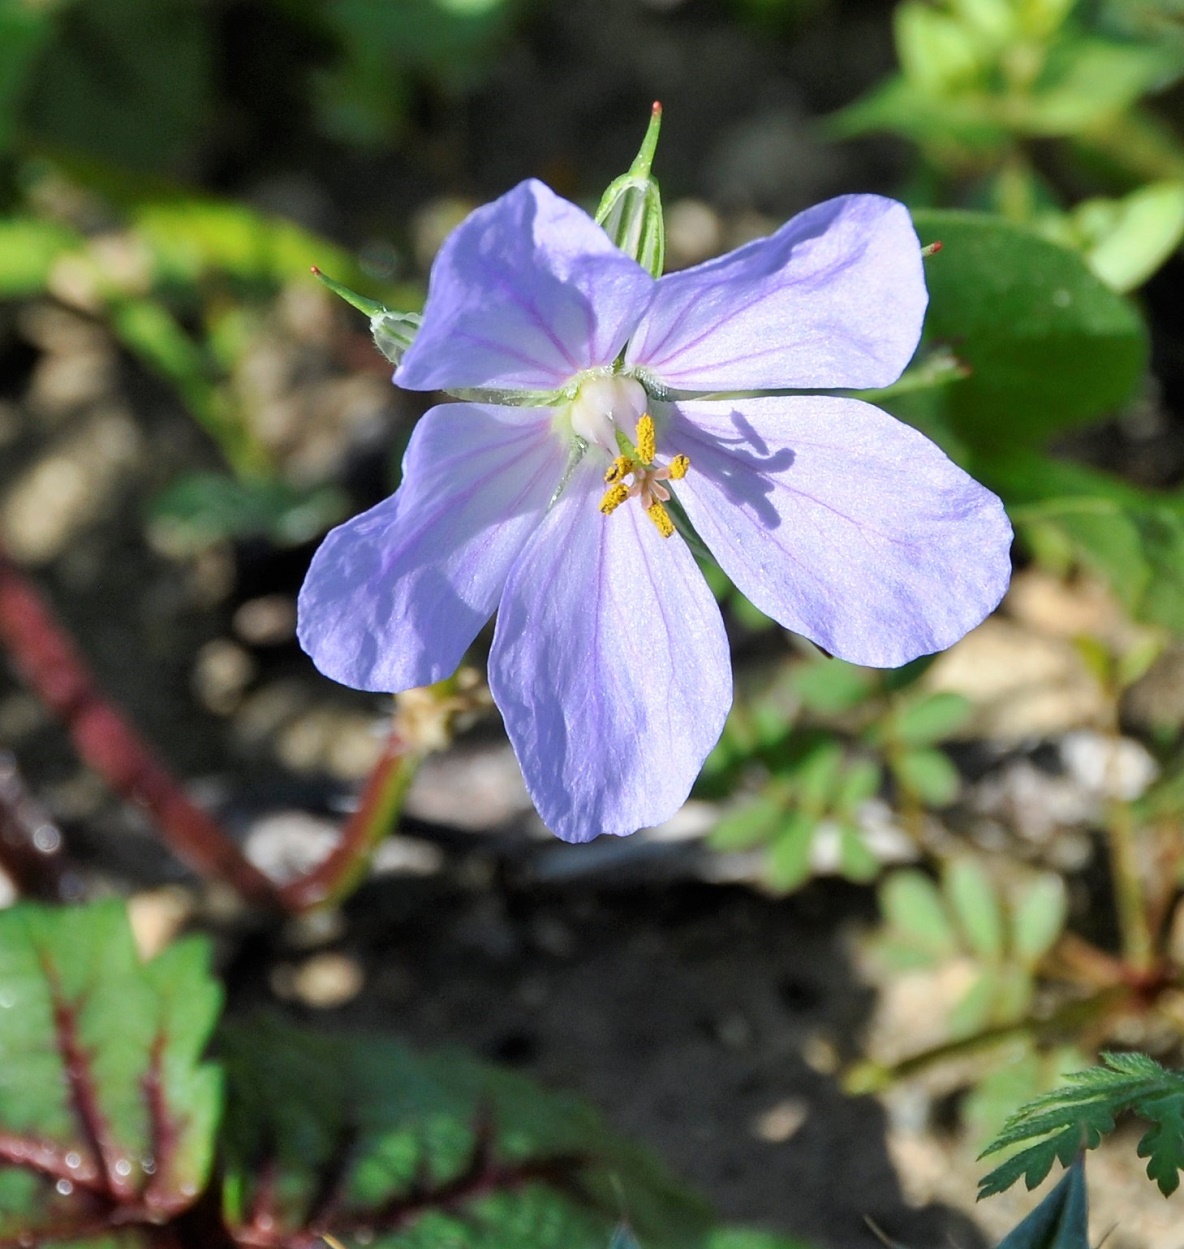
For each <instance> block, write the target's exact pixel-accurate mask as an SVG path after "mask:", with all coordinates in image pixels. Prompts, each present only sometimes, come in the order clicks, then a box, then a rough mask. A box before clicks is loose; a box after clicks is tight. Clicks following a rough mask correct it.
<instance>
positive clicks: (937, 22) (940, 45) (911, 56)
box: [893, 0, 983, 95]
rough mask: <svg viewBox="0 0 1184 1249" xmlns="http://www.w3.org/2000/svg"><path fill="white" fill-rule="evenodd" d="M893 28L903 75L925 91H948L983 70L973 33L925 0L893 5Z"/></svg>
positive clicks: (907, 1)
mask: <svg viewBox="0 0 1184 1249" xmlns="http://www.w3.org/2000/svg"><path fill="white" fill-rule="evenodd" d="M893 31H894V34H895V37H896V54H897V56H898V57H899V58H900V67H901V69H902V70H903V71H904V76H905V78H907V79H909V80H910V81H911V82H914V83H916V84H917V86H918V87H920V88H921V89H922V90H923V91H925V92H927V93H929V94H934V95H937V94H941V93H944V92H951V93H952V92H953V91H955V90H956V89H957V87H958V86H959V85H960V84H963V83H968V82H971V81H973V79H974V78H976V77H977V76H978V74H979V73H980V71H981V70H982V69H983V61H982V43H981V40H980V39H979V38H978V37H977V34H976V32H975V31H974V30H972V29H970V28H969V27H967V26H966V25H965V24H964V23H963V22H961V21H959V20H958V18H957V17H955V16H953V15H952V14H949V13H943V12H942V11H941V10H940V9H935V8H934V7H933V6H932V5H931V4H928V3H925V0H904V3H903V4H899V5H897V8H896V12H895V13H894V14H893Z"/></svg>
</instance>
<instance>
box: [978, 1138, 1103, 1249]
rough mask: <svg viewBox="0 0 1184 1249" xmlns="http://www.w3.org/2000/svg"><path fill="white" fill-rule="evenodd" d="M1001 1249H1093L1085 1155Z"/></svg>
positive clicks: (1007, 1239)
mask: <svg viewBox="0 0 1184 1249" xmlns="http://www.w3.org/2000/svg"><path fill="white" fill-rule="evenodd" d="M999 1249H1090V1244H1089V1209H1088V1204H1087V1201H1086V1193H1085V1162H1084V1159H1083V1157H1082V1156H1081V1155H1078V1157H1077V1159H1076V1161H1075V1162H1074V1163H1073V1165H1072V1166H1071V1167H1070V1168H1069V1172H1068V1174H1067V1175H1066V1176H1065V1177H1064V1178H1063V1179H1062V1180H1061V1181H1060V1183H1059V1184H1057V1186H1056V1187H1055V1188H1054V1189H1053V1190H1052V1192H1050V1193H1049V1194H1048V1196H1047V1197H1045V1198H1044V1200H1043V1201H1041V1203H1040V1204H1039V1205H1038V1206H1037V1207H1036V1209H1035V1210H1033V1211H1032V1213H1031V1214H1029V1215H1028V1217H1027V1218H1026V1219H1024V1220H1023V1222H1021V1223H1020V1224H1019V1225H1018V1226H1017V1227H1015V1228H1013V1229H1012V1230H1011V1231H1010V1232H1008V1234H1007V1235H1006V1236H1004V1238H1003V1239H1002V1240H1001V1241H1000V1242H999Z"/></svg>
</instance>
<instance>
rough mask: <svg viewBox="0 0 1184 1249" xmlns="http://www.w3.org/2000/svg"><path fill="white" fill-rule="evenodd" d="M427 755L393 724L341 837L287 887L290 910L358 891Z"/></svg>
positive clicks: (328, 902) (284, 894)
mask: <svg viewBox="0 0 1184 1249" xmlns="http://www.w3.org/2000/svg"><path fill="white" fill-rule="evenodd" d="M421 757H422V756H421V754H420V752H418V751H416V750H413V749H412V748H411V747H410V745H409V744H408V743H407V741H406V740H405V738H404V736H403V734H402V733H401V732H400V730H399V727H398V725H397V724H396V725H395V726H393V727H392V728H391V731H390V734H389V736H388V737H387V741H386V748H385V749H384V750H383V753H382V757H381V758H380V759H379V761H378V763H377V765H376V766H375V768H374V770H373V771H372V772H371V773H370V777H369V779H368V780H367V782H366V788H365V790H363V792H362V797H361V800H360V801H359V803H358V808H357V810H356V811H355V812H354V813H353V815H352V816H350V818H349V821H348V822H347V824H346V825H345V827H344V828H343V829H342V830H341V840H340V841H339V842H338V843H337V845H336V846H335V847H334V848H333V849H332V850H331V851H330V853H329V854H328V855H326V856H325V858H324V859H323V860H322V861H321V862H320V863H319V864H317V866H316V867H315V868H313V870H312V871H311V872H309V873H308V874H307V875H306V876H302V877H300V879H299V880H294V881H292V883H291V884H290V885H287V886H286V887H285V888H284V890H283V892H282V897H283V902H284V906H285V907H286V908H287V909H288V910H290V911H305V910H309V909H311V908H312V907H318V906H330V905H332V904H333V903H335V902H340V901H341V900H342V899H343V898H345V897H347V896H348V895H349V894H350V893H352V892H353V890H354V888H355V887H356V886H357V884H358V882H359V880H360V879H361V877H362V876H363V874H364V873H365V871H366V868H367V866H368V865H369V862H370V856H371V854H372V853H373V851H374V848H375V847H376V846H377V845H378V843H379V842H380V841H381V840H382V839H383V838H384V837H385V836H386V835H387V833H389V832H390V830H391V829H392V828H393V827H394V825H395V822H396V821H397V820H398V818H399V812H400V811H401V810H402V808H403V799H404V798H405V797H406V796H407V790H408V788H409V787H410V785H411V780H412V778H413V777H414V776H415V773H416V770H417V768H418V767H419V761H420V759H421Z"/></svg>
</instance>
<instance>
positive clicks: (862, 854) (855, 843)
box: [839, 824, 880, 884]
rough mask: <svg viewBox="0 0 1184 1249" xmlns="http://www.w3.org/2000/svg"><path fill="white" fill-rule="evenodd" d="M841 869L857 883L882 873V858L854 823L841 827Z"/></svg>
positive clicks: (849, 878)
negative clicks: (874, 852)
mask: <svg viewBox="0 0 1184 1249" xmlns="http://www.w3.org/2000/svg"><path fill="white" fill-rule="evenodd" d="M839 871H840V872H841V873H842V874H843V875H844V876H845V877H846V878H847V879H848V880H853V881H855V882H856V884H864V883H866V882H867V881H869V880H875V878H876V877H877V876H878V875H879V874H880V860H879V859H877V858H876V856H875V854H873V853H872V850H871V849H870V847H869V846H868V844H867V842H866V841H864V839H863V833H862V832H861V831H860V830H859V829H858V828H856V827H855V826H854V825H852V824H843V825H842V826H841V827H840V829H839Z"/></svg>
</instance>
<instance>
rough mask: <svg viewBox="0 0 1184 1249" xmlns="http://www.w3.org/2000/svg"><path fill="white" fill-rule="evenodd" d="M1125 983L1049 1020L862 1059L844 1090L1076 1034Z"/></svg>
mask: <svg viewBox="0 0 1184 1249" xmlns="http://www.w3.org/2000/svg"><path fill="white" fill-rule="evenodd" d="M1129 996H1130V990H1129V989H1128V988H1126V987H1125V986H1112V987H1111V988H1108V989H1103V990H1102V991H1101V992H1099V993H1095V994H1094V995H1093V997H1089V998H1085V999H1084V1000H1078V1001H1072V1002H1066V1003H1065V1004H1064V1005H1063V1006H1061V1007H1060V1008H1059V1009H1058V1010H1055V1011H1054V1012H1053V1013H1052V1014H1051V1015H1049V1016H1048V1018H1047V1019H1033V1018H1031V1017H1029V1018H1026V1019H1018V1020H1016V1021H1015V1022H1014V1023H1006V1024H996V1025H995V1026H994V1027H992V1028H984V1029H983V1031H982V1032H976V1033H975V1034H974V1035H973V1036H968V1037H958V1038H957V1039H955V1040H953V1041H943V1042H942V1043H941V1044H940V1045H934V1046H932V1047H931V1048H929V1049H926V1050H921V1051H920V1052H919V1053H917V1054H910V1055H909V1057H908V1058H902V1059H901V1060H900V1061H899V1062H896V1063H889V1064H884V1063H876V1062H862V1063H856V1064H855V1065H854V1066H852V1067H851V1068H850V1069H849V1070H848V1071H847V1073H846V1075H845V1076H844V1077H843V1089H844V1091H845V1092H847V1093H851V1094H861V1093H878V1092H881V1091H882V1090H884V1089H886V1088H890V1087H891V1086H892V1085H893V1084H896V1083H897V1082H898V1081H900V1080H907V1079H908V1078H909V1077H910V1076H915V1075H918V1074H919V1073H920V1072H922V1071H924V1070H926V1069H927V1068H929V1067H932V1066H933V1065H934V1064H935V1063H939V1062H947V1061H949V1060H950V1059H954V1058H966V1057H969V1056H970V1055H972V1054H977V1053H979V1052H980V1051H981V1050H985V1049H990V1048H991V1047H992V1046H995V1045H999V1044H1001V1043H1002V1042H1004V1041H1008V1040H1011V1038H1012V1037H1017V1036H1029V1037H1031V1038H1032V1039H1033V1040H1034V1041H1043V1040H1051V1039H1053V1038H1056V1037H1058V1036H1062V1035H1076V1034H1077V1033H1079V1032H1080V1031H1081V1029H1082V1028H1083V1026H1084V1025H1085V1024H1087V1023H1089V1022H1090V1021H1091V1020H1093V1019H1100V1018H1101V1017H1102V1016H1103V1015H1106V1014H1108V1013H1109V1012H1110V1011H1111V1010H1113V1008H1114V1007H1115V1006H1117V1005H1118V1004H1119V1003H1120V1002H1122V1001H1124V1000H1125V999H1127V998H1129Z"/></svg>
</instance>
